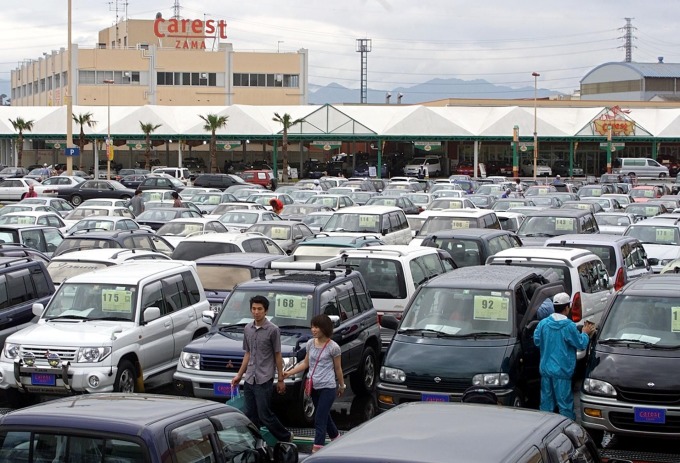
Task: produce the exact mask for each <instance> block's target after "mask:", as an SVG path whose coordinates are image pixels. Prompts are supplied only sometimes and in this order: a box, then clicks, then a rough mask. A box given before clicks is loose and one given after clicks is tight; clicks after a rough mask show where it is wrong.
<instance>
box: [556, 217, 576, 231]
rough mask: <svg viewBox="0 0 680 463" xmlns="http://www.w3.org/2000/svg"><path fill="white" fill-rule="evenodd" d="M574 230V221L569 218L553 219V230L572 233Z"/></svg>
mask: <svg viewBox="0 0 680 463" xmlns="http://www.w3.org/2000/svg"><path fill="white" fill-rule="evenodd" d="M573 229H574V219H572V218H570V217H561V218H556V219H555V230H567V231H572V230H573Z"/></svg>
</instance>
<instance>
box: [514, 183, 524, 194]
mask: <svg viewBox="0 0 680 463" xmlns="http://www.w3.org/2000/svg"><path fill="white" fill-rule="evenodd" d="M515 184H516V185H517V186H516V187H515V192H516V193H517V194H518V195H519V196H520V197H521V198H523V197H524V188H522V180H520V179H519V178H516V179H515Z"/></svg>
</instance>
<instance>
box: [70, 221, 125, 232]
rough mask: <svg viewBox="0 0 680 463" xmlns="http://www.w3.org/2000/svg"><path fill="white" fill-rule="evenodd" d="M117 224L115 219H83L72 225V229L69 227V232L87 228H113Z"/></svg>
mask: <svg viewBox="0 0 680 463" xmlns="http://www.w3.org/2000/svg"><path fill="white" fill-rule="evenodd" d="M115 225H116V222H114V221H113V220H93V219H83V220H81V221H80V222H77V223H76V224H75V225H74V226H73V227H71V229H69V233H72V232H74V231H76V230H87V229H90V230H93V229H99V230H113V229H114V226H115Z"/></svg>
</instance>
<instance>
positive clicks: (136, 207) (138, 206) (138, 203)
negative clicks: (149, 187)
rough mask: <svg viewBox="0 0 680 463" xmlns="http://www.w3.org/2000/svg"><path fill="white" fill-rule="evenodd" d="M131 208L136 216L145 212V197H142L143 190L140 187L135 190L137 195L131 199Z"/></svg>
mask: <svg viewBox="0 0 680 463" xmlns="http://www.w3.org/2000/svg"><path fill="white" fill-rule="evenodd" d="M130 210H132V213H133V214H134V215H135V217H137V216H138V215H139V214H141V213H142V212H144V198H142V190H140V189H139V188H137V189H136V190H135V195H134V196H133V197H132V199H131V200H130Z"/></svg>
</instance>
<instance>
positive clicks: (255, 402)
mask: <svg viewBox="0 0 680 463" xmlns="http://www.w3.org/2000/svg"><path fill="white" fill-rule="evenodd" d="M273 392H274V380H273V379H272V380H270V381H267V382H266V383H262V384H255V383H253V384H250V383H245V385H244V387H243V395H244V397H245V399H246V409H245V410H244V413H245V414H246V416H247V417H248V418H249V419H250V421H252V422H253V424H254V425H255V426H257V428H258V429H259V428H260V426H263V425H264V426H266V427H267V429H269V432H271V433H272V435H273V436H274V437H276V439H277V440H280V441H283V442H288V441H290V438H291V436H292V434H291V433H290V431H288V430H287V429H286V428H285V427H284V426H283V425H282V424H281V422H280V421H279V419H278V418H277V417H276V415H274V412H273V411H272V407H271V403H272V393H273Z"/></svg>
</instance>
